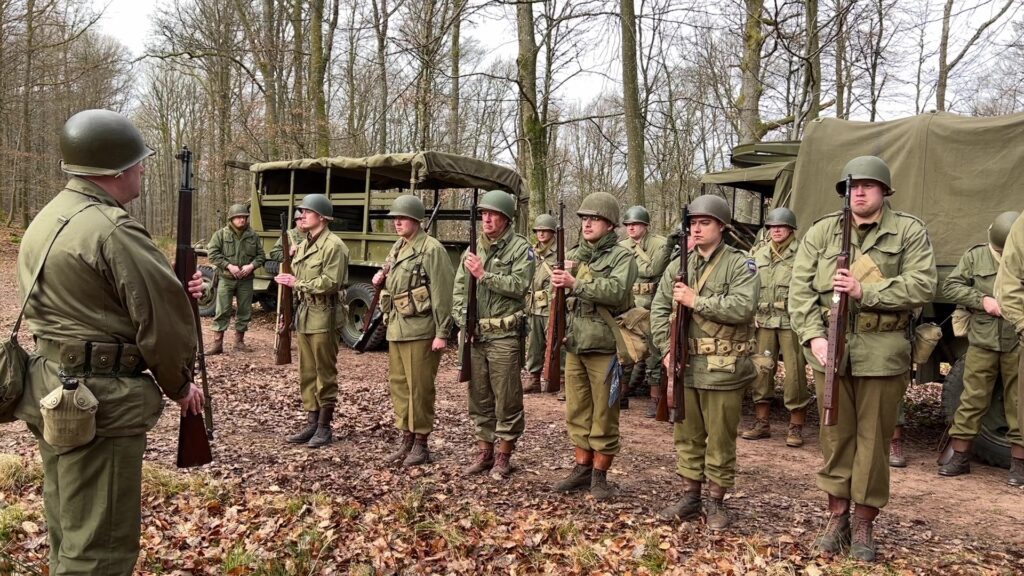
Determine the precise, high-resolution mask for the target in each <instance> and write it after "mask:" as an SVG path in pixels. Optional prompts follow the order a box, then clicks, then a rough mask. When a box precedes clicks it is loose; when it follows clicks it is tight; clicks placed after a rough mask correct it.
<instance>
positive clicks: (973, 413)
mask: <svg viewBox="0 0 1024 576" xmlns="http://www.w3.org/2000/svg"><path fill="white" fill-rule="evenodd" d="M1020 349H1021V347H1020V346H1017V347H1015V348H1014V349H1013V351H1012V352H996V351H994V350H986V349H984V348H980V347H978V346H970V347H968V348H967V356H966V358H965V359H964V391H963V392H962V393H961V394H960V406H959V407H958V408H957V409H956V414H954V415H953V426H952V427H951V428H950V429H949V435H950V436H952V437H953V438H962V439H965V440H969V439H973V438H974V437H975V436H977V435H978V433H979V432H980V431H981V418H982V417H983V416H984V415H985V413H986V412H988V408H989V404H990V403H991V402H992V391H993V389H994V388H995V385H996V380H998V379H999V377H1000V376H1001V377H1002V381H1003V411H1004V414H1005V415H1006V424H1007V428H1008V429H1007V432H1006V439H1007V440H1008V441H1009V442H1010V443H1012V444H1016V445H1018V446H1024V437H1022V436H1021V432H1020V421H1019V420H1018V419H1017V402H1018V401H1019V398H1020V396H1019V394H1018V392H1019V386H1018V382H1019V380H1018V372H1017V371H1018V363H1019V362H1020Z"/></svg>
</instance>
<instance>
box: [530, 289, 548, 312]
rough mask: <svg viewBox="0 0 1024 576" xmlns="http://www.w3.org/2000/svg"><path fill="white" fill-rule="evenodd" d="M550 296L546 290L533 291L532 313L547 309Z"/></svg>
mask: <svg viewBox="0 0 1024 576" xmlns="http://www.w3.org/2000/svg"><path fill="white" fill-rule="evenodd" d="M550 299H551V296H550V294H548V291H547V290H534V291H533V305H532V306H531V309H532V310H534V311H539V310H544V309H546V308H547V307H548V302H549V301H550Z"/></svg>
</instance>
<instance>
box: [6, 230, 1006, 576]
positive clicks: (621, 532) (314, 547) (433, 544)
mask: <svg viewBox="0 0 1024 576" xmlns="http://www.w3.org/2000/svg"><path fill="white" fill-rule="evenodd" d="M18 236H19V234H18V232H17V231H15V230H10V229H2V228H0V238H3V241H2V242H0V293H2V294H7V296H4V297H3V298H2V304H0V326H3V327H9V326H11V325H12V324H13V322H14V319H15V317H16V315H17V312H18V307H19V304H20V302H18V298H17V296H16V291H15V281H14V277H15V258H16V253H17V241H18ZM257 309H258V307H257ZM272 326H273V316H272V315H270V314H267V313H262V312H259V311H257V312H256V314H255V320H254V323H253V326H252V329H251V332H250V336H249V339H248V340H249V342H250V345H251V346H252V347H253V349H254V351H253V352H251V353H244V354H243V353H237V352H233V351H230V350H229V353H228V354H226V355H223V356H216V357H211V358H209V359H208V367H209V377H210V383H211V392H212V395H213V401H214V407H215V408H214V414H215V420H216V439H215V441H214V442H213V453H214V462H213V463H212V464H210V465H207V466H204V467H202V468H199V469H193V470H179V469H177V468H175V467H174V460H175V452H176V443H177V440H176V438H177V424H178V417H177V409H176V407H175V406H169V407H168V408H167V409H166V410H165V411H164V414H163V417H162V418H161V419H160V422H159V424H158V425H157V427H156V428H155V429H154V430H153V431H152V432H151V433H150V434H149V445H148V448H147V451H146V461H145V464H144V482H143V511H142V518H143V519H142V542H141V545H142V552H141V554H140V557H139V561H138V564H137V572H138V573H140V574H175V575H186V574H231V575H235V574H267V575H270V574H281V575H285V574H288V575H291V574H392V573H401V574H435V573H436V574H489V573H493V574H539V573H544V574H550V573H561V574H735V575H740V574H764V575H769V574H808V575H811V576H814V575H818V574H972V575H973V574H1021V573H1024V531H1022V529H1021V526H1024V498H1022V496H1024V491H1022V490H1021V489H1016V488H1012V487H1010V486H1008V485H1007V484H1006V471H1005V470H1002V469H996V468H991V467H988V466H984V465H982V464H980V463H975V464H974V466H973V469H972V473H971V474H969V475H967V476H963V477H959V478H951V479H947V478H940V477H939V476H938V475H937V474H936V465H935V457H936V453H935V452H934V446H935V444H936V442H937V440H938V437H939V435H940V434H941V431H942V415H941V412H942V410H941V405H940V404H941V401H940V396H941V384H938V383H928V384H916V385H913V386H912V387H911V389H910V392H909V393H908V414H909V423H908V428H907V455H908V459H909V462H910V464H909V466H908V467H907V468H903V469H893V470H892V471H891V472H892V475H891V478H892V480H891V482H892V497H891V501H890V503H889V505H888V506H887V507H886V508H885V509H884V510H883V511H882V514H881V515H880V516H879V518H878V520H877V522H876V529H875V537H876V541H877V542H878V551H879V558H878V561H877V562H876V563H874V564H864V563H859V562H855V561H852V560H850V559H848V558H846V557H844V556H836V557H828V556H818V555H816V554H815V553H814V552H813V550H812V548H811V544H812V541H813V539H814V537H815V536H816V535H817V534H818V533H819V532H820V531H821V529H822V528H823V526H824V520H825V515H824V511H825V498H824V495H823V493H822V492H821V491H820V490H818V489H817V488H816V487H815V484H814V472H815V470H816V469H817V468H818V466H819V465H820V462H821V456H820V452H819V450H818V442H817V432H818V428H817V420H816V418H814V417H813V415H812V417H811V421H810V422H809V423H808V424H809V425H808V426H807V427H806V429H805V438H806V439H807V443H806V445H805V446H804V447H802V448H799V449H793V448H787V447H786V446H785V425H784V419H785V415H784V414H783V411H782V409H781V408H776V409H775V411H774V412H773V414H772V418H773V435H772V437H771V438H770V439H767V440H760V441H756V442H750V441H743V440H740V441H739V447H738V469H739V470H738V478H737V482H736V487H735V490H733V491H732V492H731V493H730V494H729V496H728V498H727V500H726V503H727V505H728V507H729V509H730V510H731V512H732V514H733V518H734V522H733V525H732V527H731V528H730V529H729V530H727V531H725V532H722V533H713V532H711V531H709V530H708V529H707V528H706V526H704V525H703V524H702V523H701V522H699V521H698V522H688V523H671V524H670V523H664V522H660V521H658V520H657V511H658V510H659V509H660V508H661V507H662V506H664V505H665V504H667V503H670V502H673V501H675V500H676V499H677V498H678V497H679V496H680V489H681V484H680V480H679V478H678V476H676V474H675V456H674V451H673V448H672V434H671V429H670V428H669V426H668V425H667V424H663V423H658V422H655V421H653V420H649V419H647V418H644V416H643V415H644V411H645V409H646V400H643V399H633V402H632V407H631V409H629V410H626V411H623V412H622V419H621V434H622V452H621V454H620V455H619V456H618V457H617V458H616V459H615V462H614V466H613V468H612V470H611V472H610V474H609V478H610V480H611V481H612V482H613V483H614V484H616V485H617V486H618V488H619V490H620V493H619V495H618V497H617V498H615V499H614V500H613V501H612V502H610V503H605V504H599V503H597V502H595V501H594V500H593V499H592V498H591V497H590V496H589V495H560V494H555V493H553V492H552V491H551V489H550V486H551V484H552V483H553V482H555V481H556V480H557V479H559V478H561V477H563V476H564V475H566V474H567V473H568V472H569V470H570V469H571V468H572V465H573V461H572V460H573V459H572V448H571V446H570V443H569V440H568V438H567V435H566V431H565V423H564V404H563V403H560V402H558V401H556V400H555V398H554V396H553V395H548V394H535V395H528V396H527V397H526V400H525V403H526V421H527V426H526V432H525V433H524V435H523V437H522V439H521V441H520V443H519V446H518V447H517V451H516V453H515V455H514V457H513V463H514V464H515V465H516V467H517V469H516V472H515V474H514V475H513V476H512V478H511V479H509V480H505V481H496V480H492V479H491V478H489V477H486V476H485V477H475V478H472V479H468V480H467V479H464V478H461V477H460V475H459V470H460V468H461V467H462V466H463V465H465V464H466V463H467V462H468V461H469V460H470V459H471V458H472V456H473V450H474V439H473V428H472V424H471V422H470V420H469V417H468V415H467V400H466V390H465V386H464V385H460V384H458V383H457V382H456V379H457V375H456V373H457V366H456V357H455V354H454V352H452V351H449V352H448V353H447V354H446V356H445V358H444V360H443V362H442V365H441V370H440V373H439V374H438V378H437V423H436V431H435V432H434V434H432V435H431V436H430V450H431V454H432V456H433V463H431V464H429V465H426V466H423V467H419V468H414V469H402V468H398V467H394V466H389V465H386V464H384V462H383V459H384V455H385V454H386V453H387V452H389V451H390V450H391V449H392V448H393V446H394V444H395V441H396V438H397V433H396V431H395V428H394V425H393V418H392V411H391V402H390V398H389V396H388V392H387V355H386V353H384V352H371V353H367V354H362V355H357V354H355V353H353V352H352V351H351V350H348V349H345V348H343V349H342V351H341V353H340V354H339V356H338V366H339V371H340V374H339V380H340V386H341V399H340V406H339V407H338V413H337V415H336V420H335V423H334V433H335V442H334V443H333V444H331V445H330V446H328V447H326V448H323V449H320V450H311V449H308V448H305V447H304V446H298V447H296V446H292V445H288V444H286V443H285V442H284V441H283V437H284V436H285V435H287V434H289V433H291V432H292V431H294V430H295V429H296V428H297V426H298V425H299V424H300V423H301V419H302V413H301V407H300V404H299V398H298V386H297V379H298V377H297V363H292V364H290V365H285V366H275V365H274V355H273V353H272V347H273V340H274V338H273V331H272ZM22 333H23V336H25V335H27V331H25V330H24V329H23V331H22ZM204 337H205V338H206V339H207V340H209V339H210V338H211V331H210V323H209V319H204ZM24 340H26V338H25V337H23V338H22V341H24ZM293 357H294V358H296V359H297V354H293ZM751 420H752V406H751V405H750V404H749V400H748V402H747V404H746V405H745V406H744V418H743V422H742V424H741V426H742V427H743V428H746V427H747V426H749V424H750V422H751ZM41 486H42V472H41V468H40V464H39V457H38V454H37V451H36V449H35V443H34V440H33V438H32V436H31V434H30V433H29V432H28V431H27V430H26V428H25V426H24V424H21V423H18V422H15V423H10V424H4V425H0V574H46V573H47V569H46V568H45V564H46V558H47V555H48V553H49V547H48V540H47V535H46V523H45V520H44V517H43V511H42V488H41Z"/></svg>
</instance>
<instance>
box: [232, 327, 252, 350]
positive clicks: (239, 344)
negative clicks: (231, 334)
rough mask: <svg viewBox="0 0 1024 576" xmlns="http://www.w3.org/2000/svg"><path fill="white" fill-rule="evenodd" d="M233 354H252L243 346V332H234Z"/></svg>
mask: <svg viewBox="0 0 1024 576" xmlns="http://www.w3.org/2000/svg"><path fill="white" fill-rule="evenodd" d="M235 352H252V348H249V347H248V346H247V345H246V344H245V332H239V331H237V330H236V331H235Z"/></svg>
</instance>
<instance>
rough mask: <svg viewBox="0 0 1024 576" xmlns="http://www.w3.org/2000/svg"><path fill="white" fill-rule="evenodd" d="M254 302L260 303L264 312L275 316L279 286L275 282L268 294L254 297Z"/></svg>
mask: <svg viewBox="0 0 1024 576" xmlns="http://www.w3.org/2000/svg"><path fill="white" fill-rule="evenodd" d="M252 299H253V301H254V302H257V303H259V305H260V308H261V309H262V310H263V311H264V312H269V313H271V314H274V313H276V312H277V284H275V283H274V281H273V280H271V282H270V286H269V287H268V288H267V291H266V292H262V293H257V294H255V295H253V298H252Z"/></svg>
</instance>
